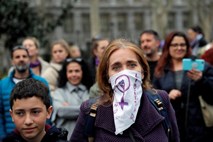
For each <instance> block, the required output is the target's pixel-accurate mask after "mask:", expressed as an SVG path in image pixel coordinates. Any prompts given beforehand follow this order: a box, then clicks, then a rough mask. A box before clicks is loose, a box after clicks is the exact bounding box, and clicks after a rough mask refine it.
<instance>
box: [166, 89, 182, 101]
mask: <svg viewBox="0 0 213 142" xmlns="http://www.w3.org/2000/svg"><path fill="white" fill-rule="evenodd" d="M180 96H182V93H181V92H180V91H179V90H177V89H173V90H171V91H170V92H169V98H170V99H171V100H175V99H176V98H178V97H180Z"/></svg>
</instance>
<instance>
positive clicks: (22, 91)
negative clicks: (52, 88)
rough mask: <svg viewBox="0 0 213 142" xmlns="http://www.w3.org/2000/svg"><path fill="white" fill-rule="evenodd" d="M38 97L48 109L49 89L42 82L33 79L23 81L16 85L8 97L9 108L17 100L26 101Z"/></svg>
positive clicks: (49, 102)
mask: <svg viewBox="0 0 213 142" xmlns="http://www.w3.org/2000/svg"><path fill="white" fill-rule="evenodd" d="M34 96H35V97H38V98H40V99H41V101H42V102H43V103H44V105H45V106H46V108H47V109H48V108H49V107H50V105H51V101H50V95H49V89H48V87H47V86H46V85H45V84H43V83H42V82H40V81H38V80H35V79H33V78H28V79H25V80H23V81H21V82H19V83H17V84H16V86H15V87H14V88H13V90H12V93H11V95H10V108H11V109H12V107H13V103H14V101H15V100H17V99H26V98H31V97H34Z"/></svg>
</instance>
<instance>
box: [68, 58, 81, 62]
mask: <svg viewBox="0 0 213 142" xmlns="http://www.w3.org/2000/svg"><path fill="white" fill-rule="evenodd" d="M72 61H76V62H81V61H82V58H67V59H66V62H72Z"/></svg>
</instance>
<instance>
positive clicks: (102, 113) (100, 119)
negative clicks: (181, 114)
mask: <svg viewBox="0 0 213 142" xmlns="http://www.w3.org/2000/svg"><path fill="white" fill-rule="evenodd" d="M146 95H147V93H146V91H145V92H144V93H143V95H142V98H141V105H140V108H139V110H138V114H137V118H136V122H135V123H134V124H133V125H132V126H131V129H135V130H136V131H137V130H138V128H139V129H140V130H141V131H140V132H139V133H140V134H141V135H142V136H144V135H146V134H147V133H149V132H150V131H151V130H152V129H153V128H154V127H155V126H156V125H158V124H159V123H161V122H162V121H163V119H164V117H163V116H161V115H160V114H159V112H158V111H157V110H156V109H155V108H154V107H153V106H152V104H151V103H150V101H149V99H148V97H147V96H146ZM95 126H96V127H100V128H102V129H105V130H107V131H110V132H112V133H114V132H115V125H114V120H113V108H112V105H109V106H99V107H98V110H97V116H96V122H95Z"/></svg>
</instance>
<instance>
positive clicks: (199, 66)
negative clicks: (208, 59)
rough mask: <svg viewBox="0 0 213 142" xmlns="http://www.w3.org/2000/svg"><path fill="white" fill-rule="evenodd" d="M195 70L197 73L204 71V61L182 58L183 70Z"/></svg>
mask: <svg viewBox="0 0 213 142" xmlns="http://www.w3.org/2000/svg"><path fill="white" fill-rule="evenodd" d="M193 68H194V69H196V70H199V71H203V70H204V60H203V59H195V60H192V59H190V58H184V59H183V70H187V71H188V70H191V69H193Z"/></svg>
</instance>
